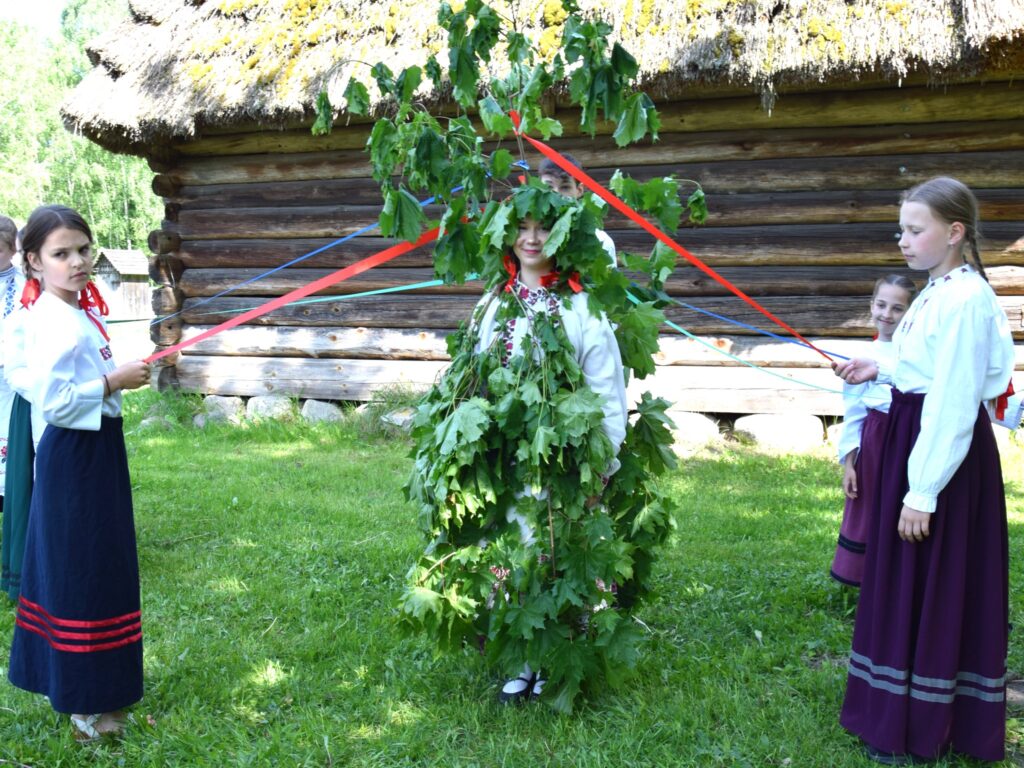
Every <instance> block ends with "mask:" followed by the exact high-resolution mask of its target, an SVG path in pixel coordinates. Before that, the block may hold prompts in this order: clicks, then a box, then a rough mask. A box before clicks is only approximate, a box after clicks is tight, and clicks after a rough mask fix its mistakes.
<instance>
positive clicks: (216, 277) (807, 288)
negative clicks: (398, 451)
mask: <svg viewBox="0 0 1024 768" xmlns="http://www.w3.org/2000/svg"><path fill="white" fill-rule="evenodd" d="M890 271H891V272H892V273H895V274H901V275H904V276H906V277H908V278H910V279H911V280H914V281H916V282H918V283H919V284H921V285H923V284H924V282H925V279H924V277H923V276H922V275H921V274H920V273H916V272H914V271H913V270H910V269H906V268H905V267H903V268H894V269H892V270H890ZM718 272H719V273H720V274H721V275H722V276H723V277H724V278H726V279H727V280H729V281H730V282H731V283H733V284H734V285H736V286H737V287H738V288H740V289H741V290H742V291H744V292H745V293H748V294H750V295H751V296H800V295H807V296H858V295H859V296H864V295H870V294H871V293H872V292H873V290H874V285H875V281H876V280H878V278H879V277H881V276H882V274H883V271H882V270H879V269H878V268H877V267H846V266H839V267H833V266H825V267H769V266H765V267H760V266H759V267H722V268H721V269H719V270H718ZM329 273H330V270H327V269H305V268H302V267H291V268H289V269H285V270H282V271H280V272H276V273H274V274H273V275H270V276H268V277H264V278H261V279H259V280H256V281H255V282H251V283H249V282H248V281H250V280H253V278H256V277H258V276H259V275H260V274H262V270H258V269H189V270H186V271H185V272H184V273H179V276H178V279H177V282H176V283H175V284H176V285H178V287H179V288H180V289H181V291H182V292H183V293H184V294H185V295H186V296H190V297H196V296H213V295H215V294H218V293H221V292H222V291H228V290H230V292H231V295H232V296H282V295H284V294H286V293H288V292H289V291H293V290H295V289H296V288H299V287H301V286H303V285H306V284H307V283H310V282H313V281H314V280H318V279H320V278H321V277H323V276H325V275H327V274H329ZM887 273H888V271H887ZM988 273H989V274H988V276H989V281H990V283H991V284H992V287H993V288H994V289H995V290H996V291H997V292H999V293H1001V294H1007V295H1009V294H1024V267H992V268H991V269H990V270H989V271H988ZM629 274H630V275H631V276H634V275H633V273H629ZM154 279H155V278H154ZM433 279H434V271H433V270H432V269H429V268H418V269H409V268H391V267H387V266H384V267H378V268H377V269H372V270H370V271H368V272H364V273H362V274H360V275H356V276H355V277H353V278H350V279H349V280H346V281H344V282H342V283H337V284H335V285H332V286H330V287H329V288H326V289H324V290H322V291H319V292H318V294H317V295H321V296H332V295H347V294H352V293H361V292H363V291H376V290H382V289H388V288H400V287H402V286H406V285H412V284H415V283H420V282H425V281H430V280H433ZM158 282H164V281H158ZM244 283H248V284H245V285H243V284H244ZM235 286H240V287H238V288H237V289H234V290H232V289H233V288H234V287H235ZM483 288H484V284H483V282H481V281H474V282H468V283H464V284H462V285H441V286H436V287H431V288H420V289H417V290H416V291H414V292H413V293H416V294H437V295H452V294H464V295H470V296H479V295H480V294H481V292H482V291H483ZM666 290H667V292H668V293H669V294H670V295H673V296H726V295H729V291H728V290H727V289H726V288H724V287H723V286H721V285H720V284H718V283H717V282H715V281H714V280H712V279H711V278H710V277H708V276H707V275H705V274H704V273H703V272H699V271H697V270H696V269H690V268H687V267H686V266H685V265H684V266H682V267H681V268H680V269H679V271H678V272H677V273H676V274H675V275H673V276H672V277H671V278H670V279H669V281H668V283H667V284H666ZM865 301H867V299H865Z"/></svg>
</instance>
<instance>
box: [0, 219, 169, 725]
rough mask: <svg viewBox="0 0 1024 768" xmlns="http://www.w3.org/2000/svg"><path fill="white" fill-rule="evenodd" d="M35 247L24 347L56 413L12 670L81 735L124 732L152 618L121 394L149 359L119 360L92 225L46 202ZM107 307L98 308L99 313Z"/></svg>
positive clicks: (35, 227)
mask: <svg viewBox="0 0 1024 768" xmlns="http://www.w3.org/2000/svg"><path fill="white" fill-rule="evenodd" d="M22 249H23V251H24V253H25V257H26V260H27V262H28V264H29V265H30V266H31V267H32V269H33V270H34V271H35V272H36V273H38V274H39V275H40V276H41V282H42V287H43V292H42V294H41V295H40V296H39V299H38V301H36V302H35V304H34V306H33V308H32V310H31V312H30V315H29V316H30V322H29V326H28V328H27V329H26V342H25V348H26V349H27V350H29V351H30V352H31V357H30V359H29V368H30V373H31V376H32V384H33V399H32V401H33V403H35V404H36V405H37V406H38V407H39V408H40V410H41V411H42V413H43V416H44V417H45V419H46V421H47V425H48V426H47V427H46V431H45V432H44V434H43V437H42V439H41V440H40V441H39V452H38V454H37V456H36V482H35V486H34V487H33V490H32V506H31V511H30V513H29V524H28V535H27V538H26V542H25V561H24V569H23V574H22V582H21V595H20V597H19V600H18V612H17V617H16V619H15V629H14V640H13V643H12V646H11V659H10V665H9V672H8V675H9V678H10V680H11V682H12V683H13V684H14V685H16V686H18V687H19V688H23V689H25V690H27V691H33V692H36V693H41V694H43V695H45V696H47V697H48V698H49V700H50V704H51V706H52V707H53V708H54V709H55V710H56V711H58V712H64V713H67V714H70V715H71V722H72V724H73V726H74V728H75V731H76V737H77V738H80V739H95V738H99V737H100V736H102V735H103V734H113V733H119V732H120V731H121V730H122V729H123V727H124V715H123V714H122V713H121V711H120V710H121V709H122V708H124V707H127V706H129V705H130V704H133V703H134V702H136V701H138V700H139V699H140V698H141V697H142V624H141V613H140V609H139V571H138V556H137V554H136V548H135V528H134V521H133V513H132V497H131V482H130V480H129V477H128V462H127V457H126V453H125V445H124V437H123V435H122V427H121V394H120V392H121V390H124V389H136V388H138V387H141V386H143V385H144V384H145V383H146V382H147V381H148V380H149V366H148V365H146V364H145V363H143V362H141V361H135V362H132V363H128V364H126V365H122V366H120V367H115V365H114V363H113V360H112V356H111V353H110V344H109V338H108V336H107V331H106V327H105V325H104V323H103V320H102V318H101V316H100V315H102V314H103V310H104V309H105V306H106V305H105V304H104V303H103V300H102V298H101V297H100V296H99V295H98V292H97V291H96V289H95V286H94V285H93V284H92V283H91V282H89V272H90V271H91V269H92V258H93V254H92V233H91V231H90V229H89V225H88V224H86V222H85V221H84V220H83V219H82V217H81V216H80V215H78V213H76V212H75V211H73V210H71V209H70V208H65V207H63V206H43V207H41V208H37V209H36V210H35V211H34V212H33V213H32V215H31V217H30V218H29V220H28V224H27V225H26V226H25V230H24V236H23V240H22ZM97 310H98V311H97Z"/></svg>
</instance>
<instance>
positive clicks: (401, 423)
mask: <svg viewBox="0 0 1024 768" xmlns="http://www.w3.org/2000/svg"><path fill="white" fill-rule="evenodd" d="M415 417H416V409H415V408H398V409H397V410H394V411H389V412H388V413H385V414H384V415H383V416H381V417H380V420H381V421H382V422H383V423H385V424H387V425H389V426H392V427H398V428H399V429H409V428H410V427H412V420H413V419H414V418H415Z"/></svg>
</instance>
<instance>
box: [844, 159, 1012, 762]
mask: <svg viewBox="0 0 1024 768" xmlns="http://www.w3.org/2000/svg"><path fill="white" fill-rule="evenodd" d="M901 203H902V205H901V207H900V231H901V233H902V234H901V235H900V238H899V247H900V250H901V251H902V252H903V256H904V257H905V258H906V260H907V264H908V266H910V268H911V269H919V270H923V271H927V272H928V276H929V281H928V285H927V286H926V287H925V288H924V289H923V290H922V291H921V293H920V295H919V296H918V298H917V300H916V301H915V302H914V304H913V306H911V308H910V309H909V310H908V311H907V313H906V315H905V316H904V318H903V321H902V322H901V323H900V326H899V328H898V329H897V331H896V333H895V335H894V337H893V345H894V347H895V352H896V354H895V364H888V363H886V361H884V360H878V361H875V360H870V359H866V358H857V359H854V360H850V361H844V362H841V363H838V364H836V372H837V373H838V375H839V376H841V377H842V378H843V379H844V380H845V381H847V382H849V383H853V384H858V383H862V382H865V381H871V380H877V381H880V382H885V383H891V384H892V386H893V391H892V406H891V408H890V410H889V423H888V425H887V426H886V431H885V438H884V440H883V442H882V450H881V458H880V462H879V464H880V466H881V478H880V482H879V483H878V485H877V487H876V489H875V491H874V492H873V498H874V500H875V503H874V506H875V509H876V510H877V516H876V518H875V519H874V520H872V523H871V525H870V529H869V531H868V541H867V555H866V559H865V563H864V579H863V582H862V587H861V595H860V601H859V604H858V606H857V618H856V622H855V624H854V630H853V651H852V653H851V654H850V663H849V676H848V679H847V688H846V698H845V701H844V702H843V709H842V714H841V716H840V722H841V723H842V724H843V726H844V727H845V728H846V729H847V730H849V731H851V732H852V733H854V734H856V735H858V736H860V737H861V739H862V740H863V741H864V743H865V745H866V747H867V750H868V755H869V756H870V757H872V758H873V759H875V760H876V761H878V762H880V763H885V764H890V765H909V764H913V762H914V758H915V757H918V758H926V759H934V758H939V757H941V756H942V755H944V754H946V753H948V752H950V751H953V752H957V753H963V754H967V755H971V756H973V757H975V758H978V759H981V760H993V761H994V760H1001V759H1002V758H1003V754H1004V738H1005V720H1006V651H1007V632H1008V627H1009V600H1008V580H1009V579H1008V564H1007V549H1008V547H1007V529H1006V501H1005V497H1004V493H1003V479H1002V473H1001V471H1000V466H999V452H998V450H997V449H996V444H995V439H994V437H993V434H992V425H991V422H990V417H989V412H988V410H987V408H988V407H990V403H991V402H992V401H993V400H994V399H996V398H998V397H999V396H1000V395H1002V394H1003V393H1004V392H1005V391H1006V389H1007V382H1009V380H1010V375H1011V373H1012V371H1013V341H1012V338H1011V335H1010V329H1009V324H1008V322H1007V319H1006V314H1005V313H1004V312H1003V310H1002V308H1001V307H1000V306H999V303H998V302H997V301H996V295H995V293H994V292H993V291H992V288H991V287H990V286H989V285H988V282H987V280H986V278H985V271H984V268H983V267H982V264H981V259H980V256H979V254H978V204H977V200H976V199H975V197H974V195H973V194H972V193H971V191H970V190H969V189H968V188H967V187H965V186H964V185H963V184H962V183H960V182H959V181H957V180H955V179H950V178H936V179H931V180H929V181H927V182H924V183H923V184H920V185H919V186H917V187H914V188H913V189H911V190H909V191H908V192H906V193H905V194H904V195H903V197H902V200H901ZM968 255H969V257H970V262H968V260H967V257H968Z"/></svg>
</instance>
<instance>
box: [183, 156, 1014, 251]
mask: <svg viewBox="0 0 1024 768" xmlns="http://www.w3.org/2000/svg"><path fill="white" fill-rule="evenodd" d="M1021 162H1022V163H1024V153H1022V155H1021ZM979 194H980V195H981V196H982V197H984V207H983V210H982V215H983V220H984V221H986V222H989V221H993V222H994V221H1000V220H1007V219H1009V220H1011V221H1017V220H1020V219H1024V190H1020V191H1018V190H999V191H998V192H997V193H995V194H991V195H986V194H985V193H984V191H979ZM897 196H898V193H896V192H882V193H847V192H839V193H785V194H752V195H720V196H717V197H709V200H708V203H709V206H710V208H711V211H712V212H711V214H710V215H709V217H708V222H707V225H708V226H710V227H736V226H752V225H768V224H801V223H802V224H848V223H855V222H862V223H868V222H889V221H894V220H895V219H896V218H897V217H898V215H899V209H898V207H897V205H896V204H895V203H894V202H893V201H894V200H896V199H897ZM379 214H380V208H379V207H377V206H354V205H322V206H289V207H280V208H216V209H199V210H195V209H185V210H183V211H181V213H180V214H179V219H178V224H179V226H180V229H179V232H180V233H181V235H182V236H183V237H185V238H188V239H197V240H198V239H202V240H215V239H231V238H236V237H238V236H239V235H240V234H245V235H246V236H248V237H252V238H260V239H263V238H270V239H272V238H319V237H343V236H345V235H350V234H352V233H354V232H357V231H361V230H364V229H367V228H368V227H370V228H375V227H376V225H377V221H378V216H379ZM441 214H442V209H440V208H439V207H435V206H430V207H428V209H427V216H428V217H429V218H431V219H435V220H436V219H439V218H440V217H441ZM605 227H606V228H607V229H612V230H620V229H633V228H638V227H637V225H636V224H634V223H633V222H632V221H630V220H628V219H627V218H626V217H624V216H622V215H621V214H619V213H617V212H615V213H612V214H610V215H609V216H608V217H607V218H606V220H605Z"/></svg>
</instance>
